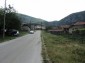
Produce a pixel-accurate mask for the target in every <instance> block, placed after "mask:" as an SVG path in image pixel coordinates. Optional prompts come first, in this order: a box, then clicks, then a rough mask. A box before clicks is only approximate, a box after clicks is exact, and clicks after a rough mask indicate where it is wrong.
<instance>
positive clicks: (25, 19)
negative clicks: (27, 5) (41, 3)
mask: <svg viewBox="0 0 85 63" xmlns="http://www.w3.org/2000/svg"><path fill="white" fill-rule="evenodd" d="M17 16H18V17H19V19H20V20H21V22H22V23H30V22H31V23H35V24H41V22H42V23H43V22H45V20H43V19H39V18H35V17H31V16H28V15H24V14H20V13H18V14H17Z"/></svg>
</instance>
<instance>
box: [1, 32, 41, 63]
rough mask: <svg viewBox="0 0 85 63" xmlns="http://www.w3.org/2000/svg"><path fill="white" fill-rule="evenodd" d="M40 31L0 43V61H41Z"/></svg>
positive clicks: (18, 62) (29, 62)
mask: <svg viewBox="0 0 85 63" xmlns="http://www.w3.org/2000/svg"><path fill="white" fill-rule="evenodd" d="M40 34H41V32H40V31H36V32H35V33H34V34H28V35H25V36H23V37H19V38H17V39H13V40H10V41H7V42H4V43H1V44H0V63H42V57H41V49H42V48H41V37H40Z"/></svg>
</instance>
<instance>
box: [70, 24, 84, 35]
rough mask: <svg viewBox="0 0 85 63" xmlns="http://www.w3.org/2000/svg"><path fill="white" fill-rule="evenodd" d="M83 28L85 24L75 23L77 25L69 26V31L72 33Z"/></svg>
mask: <svg viewBox="0 0 85 63" xmlns="http://www.w3.org/2000/svg"><path fill="white" fill-rule="evenodd" d="M81 28H85V26H84V25H75V26H73V27H71V28H69V33H70V34H72V32H73V31H75V30H78V29H81Z"/></svg>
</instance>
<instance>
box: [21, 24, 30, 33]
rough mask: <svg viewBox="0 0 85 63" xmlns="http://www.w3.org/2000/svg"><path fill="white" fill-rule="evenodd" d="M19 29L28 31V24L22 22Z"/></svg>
mask: <svg viewBox="0 0 85 63" xmlns="http://www.w3.org/2000/svg"><path fill="white" fill-rule="evenodd" d="M21 30H23V31H28V32H29V31H30V27H29V25H28V24H26V23H23V24H22V25H21Z"/></svg>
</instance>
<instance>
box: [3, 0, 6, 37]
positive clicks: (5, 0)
mask: <svg viewBox="0 0 85 63" xmlns="http://www.w3.org/2000/svg"><path fill="white" fill-rule="evenodd" d="M5 21H6V0H5V4H4V22H3V39H4V38H5V24H6V23H5Z"/></svg>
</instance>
